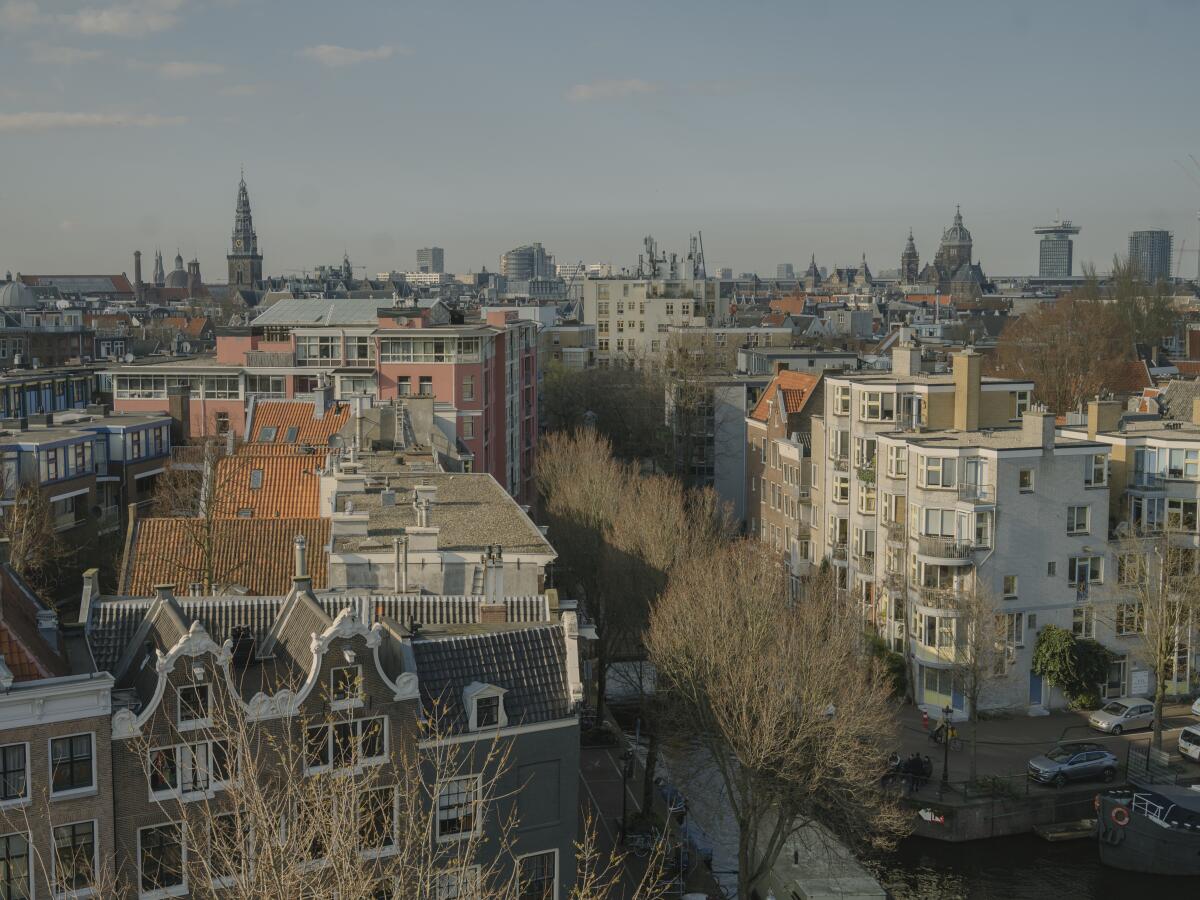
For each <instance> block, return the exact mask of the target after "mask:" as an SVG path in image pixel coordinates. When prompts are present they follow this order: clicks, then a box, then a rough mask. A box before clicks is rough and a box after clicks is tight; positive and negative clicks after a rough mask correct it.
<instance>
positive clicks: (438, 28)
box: [0, 0, 1200, 277]
mask: <svg viewBox="0 0 1200 900" xmlns="http://www.w3.org/2000/svg"><path fill="white" fill-rule="evenodd" d="M952 9H954V8H953V7H951V6H950V5H948V4H947V5H945V9H941V8H940V7H939V8H937V9H931V8H928V7H926V8H924V9H923V10H921V11H919V12H914V11H913V10H911V9H902V8H892V7H890V6H884V5H880V4H863V5H861V6H858V7H855V8H854V9H845V8H842V6H840V5H824V4H815V5H809V6H806V7H804V8H801V9H797V8H794V7H793V6H792V5H783V4H775V3H764V4H760V5H757V6H755V7H754V8H751V9H736V10H733V9H726V8H724V7H721V6H715V5H712V4H700V5H698V6H695V7H694V8H693V7H688V8H687V9H686V10H685V9H679V8H673V9H667V8H654V9H645V8H641V7H633V6H629V7H627V8H618V7H613V8H612V11H611V12H609V10H608V9H607V8H606V13H607V17H606V18H604V19H598V18H595V17H594V15H591V14H589V13H587V12H584V11H583V8H574V7H572V8H563V9H562V10H560V9H559V7H557V6H547V5H545V4H535V3H521V4H509V5H505V6H503V7H498V6H497V7H486V6H480V7H470V8H465V7H464V8H454V9H443V8H441V7H440V6H439V7H438V8H424V7H411V8H406V9H396V8H393V7H392V6H391V5H384V4H374V3H363V4H358V5H356V6H355V7H354V9H353V10H352V11H350V12H347V11H346V10H343V9H340V8H339V9H334V8H327V9H326V8H319V9H313V10H305V11H303V12H302V13H296V12H295V10H294V9H293V8H292V7H290V6H289V7H287V8H285V7H284V6H282V5H281V4H280V3H278V2H274V0H257V2H255V0H244V2H232V0H223V2H216V3H195V2H184V0H133V2H125V3H117V4H111V5H109V6H107V7H103V6H97V7H94V8H89V9H87V10H83V11H80V10H78V9H76V7H75V6H73V5H68V4H64V3H52V2H41V3H37V2H29V0H8V2H0V83H2V84H3V85H4V86H3V87H2V88H0V135H2V136H3V137H2V139H3V142H4V144H5V154H4V158H5V160H6V161H7V162H8V163H9V166H10V171H12V172H17V173H20V176H19V177H17V178H9V179H6V180H5V183H4V184H3V185H0V207H3V208H4V209H5V210H6V214H5V215H4V216H3V217H0V219H2V221H0V257H2V258H0V266H3V267H5V268H9V269H12V270H13V271H18V270H19V271H26V272H37V271H45V272H49V271H76V272H81V271H104V272H108V271H129V272H131V270H132V254H133V251H134V250H135V249H140V250H141V251H142V252H143V253H144V254H146V255H147V256H148V257H149V256H150V255H152V254H153V252H154V250H155V249H161V250H162V251H163V253H164V255H166V256H168V257H169V256H171V255H173V254H174V252H175V249H176V248H178V249H179V250H180V252H181V253H182V254H183V255H184V257H186V258H191V257H193V256H195V257H197V258H199V260H200V262H201V266H202V270H203V271H204V272H205V273H208V274H209V276H210V277H213V276H216V275H217V274H218V273H221V272H222V271H223V269H224V265H223V262H224V256H225V254H226V253H227V252H228V240H229V238H228V236H229V232H230V228H231V225H232V224H233V222H232V208H233V205H234V200H235V199H236V193H237V179H238V170H239V166H241V165H242V164H244V165H245V166H246V179H247V183H248V185H249V191H250V195H251V199H252V201H253V203H254V211H255V226H256V228H257V231H258V233H259V241H260V245H261V250H262V253H263V255H264V257H265V262H264V271H266V272H269V273H273V274H286V273H287V272H289V271H290V270H295V269H301V268H311V267H313V266H315V265H318V264H321V263H329V262H336V261H338V260H340V258H341V253H342V251H343V249H345V250H348V251H349V254H350V257H351V259H352V261H353V262H354V263H355V264H356V265H362V266H364V267H365V270H366V271H367V272H368V273H372V274H373V273H375V272H377V271H384V270H387V269H399V270H405V269H410V268H413V267H414V260H415V252H416V250H417V249H418V248H420V247H425V246H430V245H436V246H440V247H444V248H445V249H446V255H447V268H448V269H449V270H450V271H453V272H465V271H467V270H475V271H478V270H479V269H480V268H481V267H484V266H486V267H487V268H488V269H489V270H495V269H498V268H499V258H500V255H501V254H502V253H504V252H505V251H507V250H509V249H512V248H513V247H516V246H519V245H522V244H526V243H530V242H534V241H540V242H542V243H543V244H544V245H545V246H546V249H547V251H548V252H551V253H553V254H554V255H555V258H556V261H557V262H559V263H574V262H576V261H578V260H579V259H583V260H585V261H587V262H609V261H611V262H613V263H614V264H616V265H617V266H618V267H619V266H629V265H632V264H634V263H635V261H636V254H637V252H638V250H639V249H640V241H641V237H642V235H644V234H654V235H655V236H656V237H657V238H658V240H659V242H660V245H661V246H662V247H663V248H664V249H665V250H667V251H676V252H685V251H686V243H687V237H688V235H689V234H690V233H694V232H697V231H702V232H703V233H704V243H705V250H706V255H707V260H708V263H709V268H710V270H713V269H715V268H716V267H717V266H728V267H731V268H733V269H734V270H735V272H741V271H757V272H759V273H761V274H763V275H769V274H770V273H773V272H774V271H775V268H776V266H777V265H778V264H780V263H792V264H793V265H795V266H796V267H797V269H802V268H803V267H804V266H805V265H806V263H807V259H808V258H809V256H810V254H813V253H815V254H816V256H817V260H818V263H819V264H821V265H823V266H825V267H827V268H830V269H831V268H833V267H834V266H835V265H852V264H855V263H856V262H857V261H858V259H859V258H860V255H861V254H862V253H863V252H865V253H866V255H867V259H868V261H869V263H870V264H871V266H872V268H873V269H875V270H877V271H878V270H886V269H894V268H896V266H897V265H898V263H899V256H900V252H901V250H903V248H904V242H905V239H906V237H907V234H908V229H909V227H910V226H911V227H912V228H913V230H914V236H915V240H916V246H917V249H918V250H919V252H920V254H921V259H922V261H923V262H924V261H926V260H929V259H931V258H932V255H933V252H934V251H935V250H936V247H937V242H938V240H939V238H940V236H941V231H942V229H943V228H945V227H947V226H948V225H949V224H950V221H951V219H952V216H953V210H954V206H955V204H962V207H963V215H964V218H965V220H966V222H967V224H968V226H969V227H970V228H971V230H972V233H973V234H974V236H975V247H976V257H977V258H978V259H979V261H980V262H981V263H982V264H983V265H984V267H985V268H986V270H987V271H988V272H991V273H996V274H1031V273H1035V272H1036V271H1037V265H1038V242H1037V239H1036V237H1035V236H1034V234H1033V228H1034V226H1036V225H1038V224H1042V223H1044V222H1046V221H1049V220H1051V219H1052V218H1053V216H1054V215H1055V213H1056V211H1061V215H1062V216H1064V217H1068V218H1070V219H1072V220H1073V221H1074V222H1075V223H1076V224H1078V225H1080V226H1082V228H1083V231H1082V234H1081V235H1080V236H1079V237H1078V238H1077V240H1076V246H1075V261H1076V263H1075V271H1076V272H1078V271H1080V269H1081V267H1082V266H1083V265H1085V264H1088V263H1092V264H1094V265H1096V266H1097V268H1099V269H1101V270H1104V269H1106V268H1107V267H1108V264H1109V261H1110V260H1111V258H1112V256H1113V255H1114V254H1115V253H1124V252H1125V249H1126V245H1127V241H1128V235H1129V233H1130V232H1131V231H1135V230H1142V229H1149V228H1164V229H1167V230H1170V231H1172V232H1174V234H1175V248H1176V253H1177V256H1176V258H1175V259H1174V260H1173V261H1172V266H1173V268H1175V269H1177V270H1179V271H1180V272H1181V274H1184V275H1188V274H1189V273H1190V274H1192V275H1194V274H1195V271H1196V255H1195V250H1196V248H1197V245H1198V244H1200V228H1198V226H1197V222H1196V209H1197V207H1200V186H1197V185H1196V184H1195V183H1193V181H1191V180H1189V176H1188V175H1187V174H1185V173H1184V172H1182V171H1180V168H1179V166H1178V165H1177V161H1182V162H1184V163H1186V164H1187V165H1188V166H1189V167H1190V166H1191V162H1190V161H1189V160H1188V154H1189V153H1196V154H1197V155H1200V126H1196V125H1194V124H1192V123H1191V122H1189V121H1187V120H1185V119H1183V117H1182V116H1181V115H1180V113H1181V112H1182V111H1184V110H1186V109H1187V108H1188V107H1187V101H1188V99H1190V98H1189V96H1188V82H1189V74H1188V72H1187V68H1186V63H1187V60H1188V55H1187V49H1188V48H1187V38H1186V36H1187V35H1189V34H1192V33H1194V32H1195V28H1196V26H1197V25H1200V11H1197V10H1196V9H1193V8H1191V7H1189V6H1187V5H1185V4H1182V3H1178V2H1162V3H1155V4H1145V5H1143V6H1141V7H1139V8H1138V9H1136V10H1129V9H1128V8H1126V7H1124V6H1118V5H1115V4H1110V5H1108V9H1107V11H1105V10H1097V9H1096V8H1095V5H1093V4H1088V6H1087V9H1088V11H1089V13H1090V14H1089V15H1087V16H1082V15H1080V14H1079V13H1080V11H1081V10H1082V9H1083V7H1082V6H1081V5H1079V4H1066V5H1064V6H1063V7H1061V8H1056V9H1053V10H1045V9H1044V8H1042V7H1035V6H1033V5H1031V4H1024V5H1021V4H1018V5H1015V6H1013V7H1011V8H1009V7H1006V8H1004V9H1002V10H985V11H972V12H971V14H970V15H967V16H963V15H961V14H959V13H957V12H956V13H955V14H954V15H953V16H951V15H947V14H946V13H947V12H948V11H950V10H952ZM532 34H536V36H537V45H536V51H537V52H536V53H532V54H531V56H533V57H536V59H535V60H534V61H529V60H526V59H523V58H519V55H518V57H514V54H513V53H512V48H513V47H514V46H520V43H521V41H522V40H526V39H528V37H529V35H532ZM430 38H436V40H431V39H430ZM978 44H983V45H984V46H985V48H986V49H987V50H988V51H989V52H987V53H982V52H981V53H975V54H973V55H969V56H964V55H963V54H962V52H961V49H962V48H963V47H965V46H973V45H978ZM1047 60H1051V61H1053V63H1054V66H1055V68H1056V70H1058V71H1061V72H1062V73H1063V75H1062V76H1061V79H1059V80H1058V81H1055V82H1051V81H1050V80H1049V79H1048V77H1047V75H1046V65H1045V63H1046V61H1047ZM1147 60H1149V62H1148V63H1147ZM1135 61H1136V65H1135ZM1052 86H1053V87H1056V90H1047V88H1049V87H1052ZM1149 86H1152V87H1153V88H1154V90H1153V91H1148V90H1147V88H1148V87H1149ZM1118 110H1119V115H1118V113H1117V112H1116V111H1118ZM939 122H944V123H946V125H945V127H941V126H939V125H938V123H939ZM476 132H478V133H476ZM625 135H628V137H626V136H625ZM1193 174H1195V173H1194V172H1193ZM848 198H849V199H848ZM1181 248H1182V249H1183V250H1184V253H1183V255H1182V257H1180V256H1179V255H1178V253H1179V250H1180V249H1181Z"/></svg>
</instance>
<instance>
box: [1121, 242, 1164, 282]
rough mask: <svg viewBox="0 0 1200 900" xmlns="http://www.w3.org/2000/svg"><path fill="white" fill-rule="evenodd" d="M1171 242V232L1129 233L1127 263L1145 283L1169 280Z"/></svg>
mask: <svg viewBox="0 0 1200 900" xmlns="http://www.w3.org/2000/svg"><path fill="white" fill-rule="evenodd" d="M1173 240H1174V239H1173V238H1172V236H1171V232H1169V231H1161V230H1158V229H1154V230H1151V231H1131V232H1130V233H1129V261H1130V262H1131V263H1133V264H1134V265H1136V266H1137V270H1138V273H1139V274H1140V275H1141V276H1142V278H1144V279H1145V280H1146V281H1169V280H1170V278H1171V244H1172V241H1173Z"/></svg>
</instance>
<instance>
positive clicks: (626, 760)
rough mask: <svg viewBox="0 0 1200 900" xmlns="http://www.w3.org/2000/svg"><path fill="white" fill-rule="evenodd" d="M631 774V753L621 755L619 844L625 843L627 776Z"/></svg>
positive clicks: (627, 794) (630, 751) (629, 751)
mask: <svg viewBox="0 0 1200 900" xmlns="http://www.w3.org/2000/svg"><path fill="white" fill-rule="evenodd" d="M632 774H633V751H632V750H626V751H625V752H624V753H622V754H621V834H620V838H621V843H622V844H623V843H625V828H626V806H627V803H628V798H629V776H630V775H632Z"/></svg>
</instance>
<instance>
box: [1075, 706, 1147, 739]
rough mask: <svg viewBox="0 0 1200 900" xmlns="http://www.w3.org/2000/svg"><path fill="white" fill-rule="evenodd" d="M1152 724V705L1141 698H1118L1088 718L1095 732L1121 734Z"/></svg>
mask: <svg viewBox="0 0 1200 900" xmlns="http://www.w3.org/2000/svg"><path fill="white" fill-rule="evenodd" d="M1153 722H1154V704H1153V703H1150V702H1149V701H1147V700H1145V699H1144V698H1142V697H1119V698H1118V699H1116V700H1110V701H1109V702H1108V703H1106V704H1105V705H1104V707H1103V708H1101V709H1098V710H1096V711H1095V712H1094V713H1092V714H1091V716H1089V717H1088V724H1089V725H1091V726H1092V727H1093V728H1095V729H1096V730H1097V731H1104V732H1107V733H1108V734H1121V733H1123V732H1126V731H1133V730H1134V729H1136V728H1149V727H1150V726H1151V725H1152V724H1153Z"/></svg>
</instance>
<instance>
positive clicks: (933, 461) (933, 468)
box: [918, 456, 955, 488]
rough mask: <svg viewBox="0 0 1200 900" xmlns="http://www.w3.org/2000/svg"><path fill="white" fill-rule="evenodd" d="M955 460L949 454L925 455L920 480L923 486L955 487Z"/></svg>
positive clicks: (922, 460)
mask: <svg viewBox="0 0 1200 900" xmlns="http://www.w3.org/2000/svg"><path fill="white" fill-rule="evenodd" d="M954 468H955V460H954V459H952V458H950V457H947V456H923V457H921V468H920V470H919V472H918V475H919V476H920V477H919V479H918V481H919V482H920V485H921V487H927V488H949V487H954Z"/></svg>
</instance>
